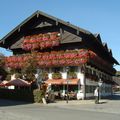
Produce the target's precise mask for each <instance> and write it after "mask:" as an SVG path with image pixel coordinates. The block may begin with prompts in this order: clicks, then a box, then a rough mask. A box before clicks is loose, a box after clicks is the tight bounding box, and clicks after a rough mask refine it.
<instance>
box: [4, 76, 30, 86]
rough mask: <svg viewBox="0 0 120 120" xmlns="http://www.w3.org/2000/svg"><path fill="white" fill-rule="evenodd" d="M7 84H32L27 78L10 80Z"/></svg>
mask: <svg viewBox="0 0 120 120" xmlns="http://www.w3.org/2000/svg"><path fill="white" fill-rule="evenodd" d="M6 85H7V86H10V85H14V86H30V85H31V84H30V83H28V82H27V81H25V80H22V79H19V78H18V79H14V80H10V81H8V82H7V83H6Z"/></svg>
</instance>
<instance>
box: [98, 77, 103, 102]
mask: <svg viewBox="0 0 120 120" xmlns="http://www.w3.org/2000/svg"><path fill="white" fill-rule="evenodd" d="M102 83H103V82H102V80H101V78H100V79H99V82H98V103H99V100H100V88H101V86H102Z"/></svg>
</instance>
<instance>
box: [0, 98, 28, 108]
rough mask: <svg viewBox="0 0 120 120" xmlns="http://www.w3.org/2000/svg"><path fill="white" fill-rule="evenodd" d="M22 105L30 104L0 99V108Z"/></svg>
mask: <svg viewBox="0 0 120 120" xmlns="http://www.w3.org/2000/svg"><path fill="white" fill-rule="evenodd" d="M24 104H30V102H23V101H14V100H6V99H0V107H7V106H16V105H24Z"/></svg>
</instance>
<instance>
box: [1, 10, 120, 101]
mask: <svg viewBox="0 0 120 120" xmlns="http://www.w3.org/2000/svg"><path fill="white" fill-rule="evenodd" d="M0 47H3V48H6V49H9V50H11V51H12V52H13V56H10V57H7V58H6V66H7V67H10V68H16V69H17V68H19V69H22V68H23V67H24V63H26V62H27V61H28V60H29V59H31V57H33V58H34V59H35V60H36V63H37V68H36V69H38V71H42V73H43V72H46V73H47V74H48V78H47V80H45V81H44V83H45V84H47V85H48V86H51V88H50V89H52V90H53V91H54V93H56V92H59V93H60V94H61V95H65V94H66V90H67V89H68V91H69V92H73V93H76V94H77V95H78V98H81V99H86V98H88V97H92V96H93V93H94V90H95V88H96V86H98V83H99V82H100V81H102V86H101V89H100V92H101V95H102V96H108V95H111V94H112V89H111V88H112V84H113V80H112V76H114V75H115V73H116V70H115V69H114V68H113V65H114V64H119V63H118V62H117V60H116V59H115V58H114V57H113V56H112V51H111V49H109V48H108V46H107V44H106V43H102V40H101V37H100V34H93V33H91V32H89V31H87V30H84V29H82V28H80V27H77V26H75V25H72V24H71V23H69V22H65V21H63V20H61V19H58V18H56V17H53V16H50V15H48V14H46V13H43V12H41V11H36V12H35V13H34V14H32V15H31V16H30V17H28V18H27V19H26V20H24V21H23V22H22V23H21V24H19V25H18V26H17V27H16V28H14V29H13V30H12V31H11V32H9V33H8V34H7V35H6V36H5V37H3V38H2V39H1V42H0ZM40 80H41V79H40Z"/></svg>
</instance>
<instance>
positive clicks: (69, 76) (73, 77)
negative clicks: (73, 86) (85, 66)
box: [68, 72, 77, 79]
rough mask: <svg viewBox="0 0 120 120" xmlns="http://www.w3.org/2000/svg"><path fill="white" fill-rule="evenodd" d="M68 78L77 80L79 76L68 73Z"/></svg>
mask: <svg viewBox="0 0 120 120" xmlns="http://www.w3.org/2000/svg"><path fill="white" fill-rule="evenodd" d="M68 78H69V79H75V78H77V74H76V73H75V72H68Z"/></svg>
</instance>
